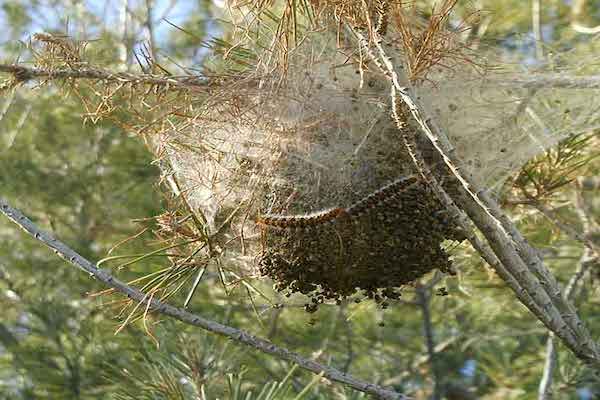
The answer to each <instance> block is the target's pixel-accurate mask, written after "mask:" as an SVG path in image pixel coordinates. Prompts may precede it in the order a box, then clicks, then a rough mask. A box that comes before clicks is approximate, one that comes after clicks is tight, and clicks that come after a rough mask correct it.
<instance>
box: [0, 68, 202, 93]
mask: <svg viewBox="0 0 600 400" xmlns="http://www.w3.org/2000/svg"><path fill="white" fill-rule="evenodd" d="M0 72H6V73H9V74H12V75H13V76H14V77H15V79H16V80H18V81H21V82H27V81H30V80H33V79H49V80H55V79H91V80H102V81H107V82H118V83H134V84H148V85H160V86H167V87H170V88H178V89H184V90H191V89H193V88H196V89H198V88H201V89H203V90H205V89H207V88H208V84H207V80H206V79H205V78H202V77H198V76H174V75H171V76H164V75H153V74H133V73H129V72H113V71H108V70H103V69H100V68H86V67H82V68H78V69H71V68H65V69H44V68H34V67H26V66H24V65H17V64H0Z"/></svg>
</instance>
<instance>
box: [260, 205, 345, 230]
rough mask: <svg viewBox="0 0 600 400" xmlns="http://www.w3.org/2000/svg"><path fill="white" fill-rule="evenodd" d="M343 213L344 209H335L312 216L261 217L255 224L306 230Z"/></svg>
mask: <svg viewBox="0 0 600 400" xmlns="http://www.w3.org/2000/svg"><path fill="white" fill-rule="evenodd" d="M344 212H345V209H343V208H339V207H337V208H330V209H327V210H323V211H318V212H316V213H312V214H302V215H263V216H262V217H260V218H259V219H258V220H257V221H256V222H257V223H258V224H259V225H266V226H274V227H276V228H306V227H309V226H315V225H320V224H324V223H326V222H329V221H332V220H334V219H336V218H338V217H339V216H340V215H342V214H344Z"/></svg>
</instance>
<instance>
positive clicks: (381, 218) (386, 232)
mask: <svg viewBox="0 0 600 400" xmlns="http://www.w3.org/2000/svg"><path fill="white" fill-rule="evenodd" d="M347 210H352V209H351V208H350V209H347ZM262 229H263V232H264V235H265V246H264V250H263V253H262V255H261V257H260V259H259V268H260V272H261V273H262V275H264V276H268V277H269V278H271V279H272V280H273V281H274V287H275V289H276V290H278V291H280V292H282V293H284V294H285V295H287V296H289V295H291V294H292V293H302V294H304V295H306V296H308V298H309V302H308V303H307V304H306V306H305V309H306V311H308V312H314V311H316V310H317V309H318V306H319V304H321V303H323V302H325V301H335V302H337V303H338V304H339V303H341V302H342V301H343V300H345V299H347V298H348V297H351V296H358V297H357V299H359V298H368V299H371V300H373V301H375V302H376V303H377V304H379V305H380V306H381V307H382V308H386V307H387V305H388V302H389V300H393V299H397V298H398V297H399V296H400V289H401V288H402V286H404V285H407V284H409V283H411V282H413V281H415V280H416V279H418V278H420V277H421V276H423V275H425V274H426V273H428V272H429V271H431V270H433V269H436V268H437V269H439V270H441V271H443V272H447V273H453V272H452V265H451V260H450V259H449V256H448V254H447V253H446V252H445V251H444V250H443V249H442V247H441V244H442V242H443V241H444V240H457V241H460V240H463V239H464V236H463V235H462V233H461V232H460V230H459V229H458V228H457V227H456V225H455V224H454V222H453V221H452V220H451V218H450V217H449V215H448V213H447V211H446V210H445V209H444V207H443V206H442V205H441V204H440V202H439V201H438V200H437V198H436V197H435V195H434V194H433V193H432V192H431V190H430V189H429V188H428V186H427V185H426V184H425V183H423V182H421V181H418V182H417V183H416V184H413V185H411V186H410V187H408V188H405V189H403V190H402V191H398V192H397V193H394V194H393V195H390V196H388V197H386V198H382V199H377V201H375V202H371V204H369V206H368V207H365V208H364V209H363V210H361V212H347V213H341V214H340V215H338V216H337V217H336V218H335V219H332V220H330V221H327V222H326V223H319V224H314V225H309V226H292V227H275V226H263V227H262Z"/></svg>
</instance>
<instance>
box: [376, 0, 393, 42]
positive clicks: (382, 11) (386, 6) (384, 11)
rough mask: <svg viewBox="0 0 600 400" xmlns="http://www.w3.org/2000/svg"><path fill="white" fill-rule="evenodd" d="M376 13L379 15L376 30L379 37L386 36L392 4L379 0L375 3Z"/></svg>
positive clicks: (386, 0)
mask: <svg viewBox="0 0 600 400" xmlns="http://www.w3.org/2000/svg"><path fill="white" fill-rule="evenodd" d="M375 11H376V13H377V22H376V24H375V30H376V31H377V33H378V34H379V36H385V34H386V33H387V26H388V14H389V11H390V3H389V1H388V0H377V1H376V2H375Z"/></svg>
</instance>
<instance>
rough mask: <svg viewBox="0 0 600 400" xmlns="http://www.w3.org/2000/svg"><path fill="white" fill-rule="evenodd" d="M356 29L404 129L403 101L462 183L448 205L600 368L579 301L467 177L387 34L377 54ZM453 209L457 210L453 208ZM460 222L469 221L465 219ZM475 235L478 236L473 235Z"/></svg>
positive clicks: (537, 308) (550, 321)
mask: <svg viewBox="0 0 600 400" xmlns="http://www.w3.org/2000/svg"><path fill="white" fill-rule="evenodd" d="M353 31H354V33H355V34H356V36H357V37H358V39H359V41H360V42H361V45H362V46H363V47H364V48H365V50H366V51H367V52H368V53H369V54H371V58H372V59H373V60H374V62H375V63H376V64H377V65H378V66H379V68H380V69H381V70H382V72H383V73H384V74H385V75H386V77H387V78H388V80H389V81H390V86H391V101H392V112H393V116H394V119H395V120H396V122H397V124H398V125H399V129H400V130H401V131H402V126H401V125H402V124H401V123H399V121H398V117H397V115H396V114H395V113H396V112H397V111H396V110H397V108H398V106H399V104H402V103H403V104H404V106H405V107H407V108H408V110H409V111H410V114H411V115H412V117H413V118H414V120H415V122H416V123H417V124H418V127H419V128H420V131H421V132H422V133H423V134H424V135H425V136H426V137H427V138H428V139H429V141H430V142H431V144H432V145H433V148H434V149H435V151H436V152H437V153H438V154H439V155H440V157H441V158H442V159H443V160H444V162H445V164H446V166H447V167H448V170H449V175H451V178H455V179H456V180H458V182H459V183H460V186H459V190H458V194H457V195H455V196H453V197H452V198H451V199H446V201H444V203H445V204H446V203H448V204H450V205H452V206H453V207H455V206H454V202H456V205H457V206H459V207H460V208H461V209H462V210H464V211H465V212H466V213H467V214H468V215H469V218H470V219H471V220H472V221H473V222H474V223H475V225H476V226H477V228H478V229H479V230H480V231H481V232H482V234H483V235H484V236H485V238H486V239H487V241H488V243H489V245H490V246H491V248H492V250H493V252H494V253H495V254H494V257H493V258H494V259H496V258H497V259H498V260H499V261H500V263H501V264H502V265H503V266H504V267H505V270H504V271H503V272H504V273H505V276H502V274H501V272H500V271H499V274H500V275H501V277H503V278H505V277H506V278H508V280H507V283H509V284H511V283H514V282H515V281H516V282H517V283H518V285H514V286H512V285H511V288H512V289H513V291H514V292H515V294H516V295H517V296H518V297H519V299H521V298H524V299H525V300H526V301H524V304H525V305H527V306H528V308H529V309H530V310H531V311H532V312H533V313H534V314H535V315H536V316H537V317H538V318H539V319H540V320H541V321H542V322H543V323H544V325H546V327H548V329H550V331H552V332H555V333H556V335H557V336H558V337H560V338H561V339H562V340H563V342H564V343H565V344H566V345H567V346H568V347H569V348H570V349H571V350H572V351H573V352H574V353H575V354H576V355H577V357H579V358H580V359H582V360H584V361H585V362H587V363H589V364H593V365H595V366H596V367H598V366H600V356H599V355H598V350H597V347H596V343H595V342H593V341H592V339H591V336H590V334H589V332H588V331H587V329H586V328H585V326H584V324H583V322H582V321H581V320H580V319H579V316H578V315H577V313H576V311H575V308H574V307H573V305H572V304H570V302H569V301H568V300H566V299H565V298H563V296H562V295H561V290H560V287H559V285H558V282H557V281H556V279H555V277H554V276H553V275H552V274H551V273H550V271H548V270H547V269H546V267H545V266H544V264H543V263H542V261H541V259H540V258H539V256H538V254H537V252H536V251H535V250H534V249H533V248H532V247H531V246H530V245H529V244H528V243H527V241H526V240H525V238H524V237H523V236H522V235H521V233H520V232H519V231H518V229H517V228H516V227H515V225H514V224H513V223H512V221H511V220H510V219H509V218H508V217H507V216H506V214H504V212H503V211H502V210H501V209H500V206H499V205H498V203H497V202H496V201H495V200H494V199H492V198H491V197H490V196H489V194H488V193H487V192H486V191H484V190H481V189H480V188H478V187H477V185H475V184H474V182H472V181H471V179H470V177H469V176H468V175H465V172H464V171H468V170H467V169H465V167H464V166H463V164H462V161H461V160H460V159H458V158H456V156H455V153H454V147H453V146H452V144H451V143H450V142H449V140H448V137H447V136H446V135H445V133H444V132H443V131H442V130H441V128H440V127H439V126H437V125H436V124H435V121H434V120H432V119H431V118H429V117H428V116H427V115H426V114H425V113H424V112H423V111H422V110H423V107H421V106H420V104H418V102H417V100H416V98H417V96H415V95H414V94H413V93H412V91H411V90H410V89H409V88H407V87H403V86H401V85H400V80H399V77H398V74H397V73H396V69H395V67H394V64H393V61H392V58H390V57H389V56H388V54H387V51H386V49H385V48H384V44H383V40H382V38H381V37H380V36H379V35H378V34H377V32H372V33H371V34H372V36H373V44H374V47H375V49H376V51H377V56H374V55H373V54H372V52H371V48H370V42H369V41H367V40H366V38H365V36H364V35H363V34H362V33H361V32H359V31H357V30H356V29H353ZM599 82H600V81H599ZM414 158H415V157H413V161H415V164H417V167H418V168H419V167H420V165H419V164H422V161H420V160H415V159H414ZM425 178H426V179H427V178H428V177H427V176H426V177H425ZM433 178H434V179H427V180H428V181H431V182H432V187H433V188H434V190H436V193H438V195H440V197H441V200H443V199H442V198H444V197H447V196H448V195H447V194H446V193H445V192H444V190H443V188H441V187H440V185H439V184H438V183H437V182H436V181H435V177H433ZM450 211H452V212H453V213H455V210H454V209H453V208H451V209H450ZM459 222H460V223H461V224H462V223H464V221H462V220H459ZM463 228H464V227H463ZM473 237H474V235H471V237H469V239H471V238H473ZM478 244H480V243H478ZM488 256H489V254H488ZM497 265H499V264H497ZM529 297H530V298H531V299H529ZM531 300H532V301H531Z"/></svg>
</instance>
